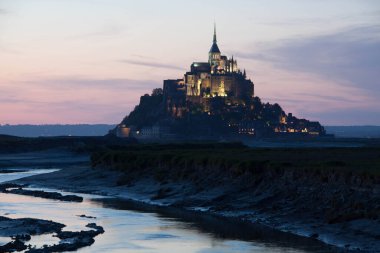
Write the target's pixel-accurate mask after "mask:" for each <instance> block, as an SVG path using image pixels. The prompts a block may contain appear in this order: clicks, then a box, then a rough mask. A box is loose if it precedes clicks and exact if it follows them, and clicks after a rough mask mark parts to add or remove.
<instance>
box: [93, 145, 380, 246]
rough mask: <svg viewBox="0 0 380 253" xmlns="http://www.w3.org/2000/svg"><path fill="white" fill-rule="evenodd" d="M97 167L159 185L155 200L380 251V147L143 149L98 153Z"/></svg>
mask: <svg viewBox="0 0 380 253" xmlns="http://www.w3.org/2000/svg"><path fill="white" fill-rule="evenodd" d="M92 165H93V167H94V168H98V169H99V168H100V169H102V170H116V171H119V172H122V176H120V177H119V178H118V180H117V185H118V186H123V185H125V186H127V187H131V188H132V189H133V188H139V185H140V186H141V185H145V186H148V185H151V186H153V185H155V186H157V188H155V189H156V191H155V192H151V191H148V190H146V193H150V194H151V200H152V201H158V202H161V203H165V204H168V205H172V206H177V207H184V208H193V209H196V210H207V211H208V212H213V213H219V214H221V215H227V216H238V217H240V218H241V219H244V220H250V221H255V222H259V223H263V224H267V225H269V226H271V227H275V228H278V229H281V230H285V231H292V232H295V233H298V234H302V235H305V236H310V237H313V238H318V239H320V240H323V241H325V242H328V243H333V244H334V243H336V242H339V243H340V246H343V247H345V248H351V249H362V250H365V249H367V250H370V249H380V243H379V242H380V148H309V149H306V148H303V149H250V148H246V147H244V146H241V145H239V144H224V145H223V144H215V145H197V144H194V145H165V146H159V145H158V146H156V145H151V146H149V145H145V146H131V147H130V148H124V149H121V150H110V151H103V152H97V153H94V154H93V155H92ZM153 188H154V187H149V189H150V190H151V189H153ZM140 191H141V190H140ZM343 242H344V243H343Z"/></svg>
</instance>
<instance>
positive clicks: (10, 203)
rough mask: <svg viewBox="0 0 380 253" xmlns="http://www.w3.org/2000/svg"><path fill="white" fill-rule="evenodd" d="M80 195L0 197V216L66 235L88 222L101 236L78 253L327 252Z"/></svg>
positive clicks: (45, 240)
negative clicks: (57, 227) (37, 222)
mask: <svg viewBox="0 0 380 253" xmlns="http://www.w3.org/2000/svg"><path fill="white" fill-rule="evenodd" d="M81 196H84V198H85V199H84V202H82V203H71V202H59V201H54V200H47V199H42V198H34V197H29V196H21V195H13V194H3V193H0V216H7V217H10V218H24V217H31V218H39V219H48V220H53V221H56V222H60V223H63V224H65V225H67V227H66V228H65V229H64V230H70V231H79V230H87V228H85V225H86V224H88V223H92V222H95V223H97V224H98V225H100V226H103V227H104V230H105V233H104V234H102V235H99V236H97V237H96V238H95V243H94V244H93V245H92V246H90V247H86V248H82V249H80V250H79V251H78V252H81V253H90V252H115V253H119V252H123V253H128V252H141V253H148V252H149V253H151V252H158V253H160V252H165V253H168V252H181V253H190V252H191V253H193V252H197V253H224V252H226V253H227V252H229V253H230V252H239V253H245V252H254V253H259V252H260V253H268V252H271V253H276V252H288V253H301V252H302V253H305V252H328V251H326V248H324V249H321V248H320V245H319V246H318V247H315V248H314V249H313V250H305V249H304V247H301V248H302V249H300V247H297V246H294V247H293V246H292V245H293V244H289V245H285V246H284V245H283V244H282V245H279V244H276V239H273V238H268V239H269V240H263V238H262V236H261V235H259V234H256V232H255V231H248V230H249V229H250V228H248V229H247V228H244V230H247V233H251V232H252V233H253V236H251V237H246V238H245V237H244V236H243V237H240V236H241V235H239V233H242V234H244V233H245V231H243V228H242V229H240V227H239V225H236V224H233V223H224V222H220V220H219V221H218V220H213V219H215V218H207V217H206V218H202V217H201V216H200V217H197V216H191V215H190V216H186V215H185V216H186V217H185V216H183V215H182V214H181V215H179V216H178V215H175V214H171V213H165V212H164V213H160V212H158V211H155V210H154V209H152V210H149V209H148V210H138V209H139V208H135V207H133V206H130V205H129V204H125V203H124V202H122V203H120V202H119V201H113V200H111V201H110V200H107V199H106V200H101V201H100V200H96V201H93V200H91V198H92V197H97V198H99V196H92V195H82V194H81ZM82 214H85V215H87V216H94V217H97V219H89V218H82V217H78V215H82ZM173 217H175V218H173ZM235 230H236V231H235ZM239 230H242V231H239ZM220 231H222V232H220ZM223 231H224V232H223ZM235 234H236V236H235ZM238 238H244V239H243V240H240V239H238ZM249 238H256V239H257V240H255V239H252V240H251V239H249ZM54 240H55V238H51V235H47V236H39V237H33V239H32V242H33V244H38V246H42V245H43V244H51V243H54V242H56V241H54ZM282 240H283V239H282ZM285 240H286V239H285ZM0 243H1V238H0ZM297 243H298V242H295V243H294V244H297ZM303 243H304V242H303Z"/></svg>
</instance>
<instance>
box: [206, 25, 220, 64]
mask: <svg viewBox="0 0 380 253" xmlns="http://www.w3.org/2000/svg"><path fill="white" fill-rule="evenodd" d="M220 56H221V54H220V50H219V47H218V44H217V41H216V24H215V23H214V38H213V41H212V46H211V48H210V51H209V52H208V62H209V63H210V65H211V66H214V65H219V61H220Z"/></svg>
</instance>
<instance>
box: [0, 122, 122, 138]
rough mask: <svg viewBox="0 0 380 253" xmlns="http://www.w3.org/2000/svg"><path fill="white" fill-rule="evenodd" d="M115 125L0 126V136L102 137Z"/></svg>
mask: <svg viewBox="0 0 380 253" xmlns="http://www.w3.org/2000/svg"><path fill="white" fill-rule="evenodd" d="M114 127H115V125H107V124H95V125H90V124H78V125H0V134H6V135H14V136H20V137H40V136H103V135H106V134H107V133H108V131H109V130H111V129H112V128H114Z"/></svg>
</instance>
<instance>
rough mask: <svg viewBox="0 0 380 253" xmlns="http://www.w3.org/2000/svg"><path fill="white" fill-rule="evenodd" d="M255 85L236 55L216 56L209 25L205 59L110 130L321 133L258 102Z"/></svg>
mask: <svg viewBox="0 0 380 253" xmlns="http://www.w3.org/2000/svg"><path fill="white" fill-rule="evenodd" d="M254 88H255V85H254V84H253V82H252V81H251V80H250V79H248V78H247V74H246V71H245V70H243V71H241V69H240V68H239V66H238V63H237V61H236V59H234V58H233V57H231V58H228V57H227V56H225V55H222V54H221V51H220V49H219V46H218V43H217V36H216V27H215V25H214V35H213V41H212V45H211V48H210V50H209V52H208V61H207V62H193V63H192V64H191V66H190V70H189V71H188V72H186V73H184V75H183V77H182V78H180V79H170V80H164V84H163V89H154V90H153V93H152V95H148V94H145V95H144V96H142V97H141V99H140V103H139V105H138V106H136V108H135V109H134V110H133V111H132V112H131V113H130V114H129V115H128V116H127V117H125V118H124V120H123V121H122V122H121V123H120V124H119V125H118V127H117V128H116V129H115V130H114V131H113V134H115V135H117V136H119V137H135V138H138V139H141V140H149V139H154V140H157V139H173V138H174V139H175V138H180V139H181V138H182V139H186V138H191V139H197V138H198V139H220V138H224V139H225V138H228V137H232V138H235V137H236V136H255V137H259V136H287V135H292V136H295V135H296V136H297V135H300V136H320V135H324V134H325V130H324V128H323V127H322V126H321V125H320V124H319V122H311V121H308V120H306V119H298V118H296V117H294V116H293V115H292V114H291V113H289V114H286V113H285V112H284V111H283V110H282V108H281V107H280V106H279V105H278V104H269V103H265V104H264V103H262V102H261V100H260V98H259V97H257V96H255V92H254V90H255V89H254Z"/></svg>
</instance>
